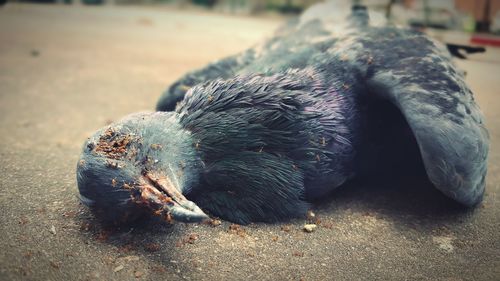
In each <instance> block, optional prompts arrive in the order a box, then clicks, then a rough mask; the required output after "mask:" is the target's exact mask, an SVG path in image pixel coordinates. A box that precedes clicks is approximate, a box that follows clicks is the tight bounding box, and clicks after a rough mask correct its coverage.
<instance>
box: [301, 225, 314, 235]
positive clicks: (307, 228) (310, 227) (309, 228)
mask: <svg viewBox="0 0 500 281" xmlns="http://www.w3.org/2000/svg"><path fill="white" fill-rule="evenodd" d="M316 227H317V225H315V224H304V228H303V229H304V231H305V232H309V233H311V232H313V231H315V230H316Z"/></svg>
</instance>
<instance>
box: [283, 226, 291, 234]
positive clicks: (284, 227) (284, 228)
mask: <svg viewBox="0 0 500 281" xmlns="http://www.w3.org/2000/svg"><path fill="white" fill-rule="evenodd" d="M281 230H282V231H284V232H290V230H291V227H290V226H289V225H282V226H281Z"/></svg>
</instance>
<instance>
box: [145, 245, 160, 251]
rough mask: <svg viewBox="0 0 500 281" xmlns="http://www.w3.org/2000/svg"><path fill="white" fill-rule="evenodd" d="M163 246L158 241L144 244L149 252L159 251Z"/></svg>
mask: <svg viewBox="0 0 500 281" xmlns="http://www.w3.org/2000/svg"><path fill="white" fill-rule="evenodd" d="M160 248H161V246H160V244H158V243H148V244H146V245H145V246H144V249H146V251H148V252H158V251H159V250H160Z"/></svg>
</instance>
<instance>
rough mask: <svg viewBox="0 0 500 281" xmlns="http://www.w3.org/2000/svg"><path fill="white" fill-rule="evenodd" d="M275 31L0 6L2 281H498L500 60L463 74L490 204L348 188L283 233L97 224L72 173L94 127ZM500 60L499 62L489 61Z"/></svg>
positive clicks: (137, 11)
mask: <svg viewBox="0 0 500 281" xmlns="http://www.w3.org/2000/svg"><path fill="white" fill-rule="evenodd" d="M280 22H281V21H280V20H277V19H258V18H240V17H232V16H221V15H213V14H206V13H202V12H186V11H172V10H153V9H150V8H132V7H121V8H109V7H92V8H90V7H63V6H57V7H56V6H36V5H20V4H15V5H14V4H10V5H7V6H5V7H3V8H1V9H0V114H1V115H0V116H1V118H0V144H1V145H0V168H1V169H0V171H1V172H0V212H1V215H0V237H2V239H0V249H1V250H0V279H1V280H181V279H182V280H184V279H185V280H500V233H499V230H500V209H499V208H498V207H499V200H500V187H499V186H500V185H499V182H500V168H499V164H500V149H499V141H500V116H499V115H500V99H499V98H498V95H499V89H500V77H499V76H498V73H500V50H498V49H490V50H489V53H488V54H486V55H478V56H475V57H474V58H473V59H472V60H469V61H465V62H460V63H459V64H460V66H461V67H462V68H464V69H465V70H467V72H468V76H467V80H468V82H469V84H470V86H471V87H472V89H473V90H474V92H475V93H476V99H477V101H478V103H479V104H480V105H481V107H482V108H483V110H484V112H485V115H486V118H487V121H488V126H489V129H490V134H491V141H492V146H491V154H490V166H489V176H488V181H487V182H488V186H487V193H486V197H485V200H484V203H483V204H481V205H480V206H479V207H478V208H477V209H475V210H464V209H462V208H460V207H459V206H457V205H456V204H454V203H453V202H451V201H450V200H448V199H446V198H444V197H443V196H441V195H440V193H439V192H437V191H435V190H434V189H433V188H432V187H431V186H430V185H429V184H426V183H417V182H405V183H392V184H386V185H371V186H366V185H365V186H361V185H355V184H351V185H350V186H346V187H344V188H341V189H339V190H338V191H337V192H335V193H334V194H332V196H331V197H329V198H327V199H325V200H324V201H323V202H318V203H317V204H316V205H315V207H314V212H315V213H316V217H317V219H318V221H317V223H319V226H318V228H317V231H315V232H313V233H304V232H303V231H302V230H301V228H302V225H303V224H304V223H306V222H307V219H305V218H304V219H297V220H294V221H291V222H287V223H281V224H252V225H249V226H245V227H241V228H240V229H239V230H230V229H229V226H230V224H229V223H227V222H222V224H221V225H219V226H209V225H203V224H200V225H199V224H191V225H186V224H181V223H178V224H174V225H165V224H160V223H158V222H154V221H151V222H145V223H143V224H142V225H135V226H132V227H127V228H122V229H111V228H107V227H103V226H102V225H100V224H98V223H97V222H96V221H95V220H94V219H93V217H92V214H90V213H89V212H88V211H87V210H86V209H85V208H84V207H83V206H81V205H80V204H79V202H78V200H77V197H76V194H77V190H76V183H75V172H74V171H75V166H76V161H77V157H78V154H79V151H80V146H81V144H82V143H83V141H84V140H85V138H86V137H87V136H89V135H90V134H91V133H92V132H93V131H94V130H96V129H97V128H99V127H102V126H104V125H105V124H107V123H109V122H111V121H112V120H116V119H118V118H120V117H121V116H123V115H125V114H128V113H131V112H135V111H141V110H152V109H153V108H154V105H155V102H156V100H157V98H158V97H159V95H160V93H161V92H162V91H163V90H164V89H165V87H166V86H167V85H168V84H169V83H171V82H172V81H173V80H174V79H176V78H177V77H179V76H180V75H181V74H183V73H184V72H185V71H187V70H190V69H193V68H195V67H199V66H202V65H203V64H205V63H207V62H209V61H211V60H214V59H217V58H220V57H222V56H225V55H228V54H232V53H235V52H238V51H240V50H243V49H244V48H246V47H249V46H251V45H252V44H254V43H256V42H258V41H260V40H261V39H262V38H263V37H265V36H267V35H269V34H271V33H272V31H273V30H274V29H275V28H276V27H277V26H278V25H279V24H280ZM494 60H496V61H497V62H496V63H495V62H493V61H494Z"/></svg>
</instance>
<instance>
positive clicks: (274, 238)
mask: <svg viewBox="0 0 500 281" xmlns="http://www.w3.org/2000/svg"><path fill="white" fill-rule="evenodd" d="M271 239H272V240H273V241H274V242H276V241H278V239H279V237H278V236H273V238H271Z"/></svg>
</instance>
